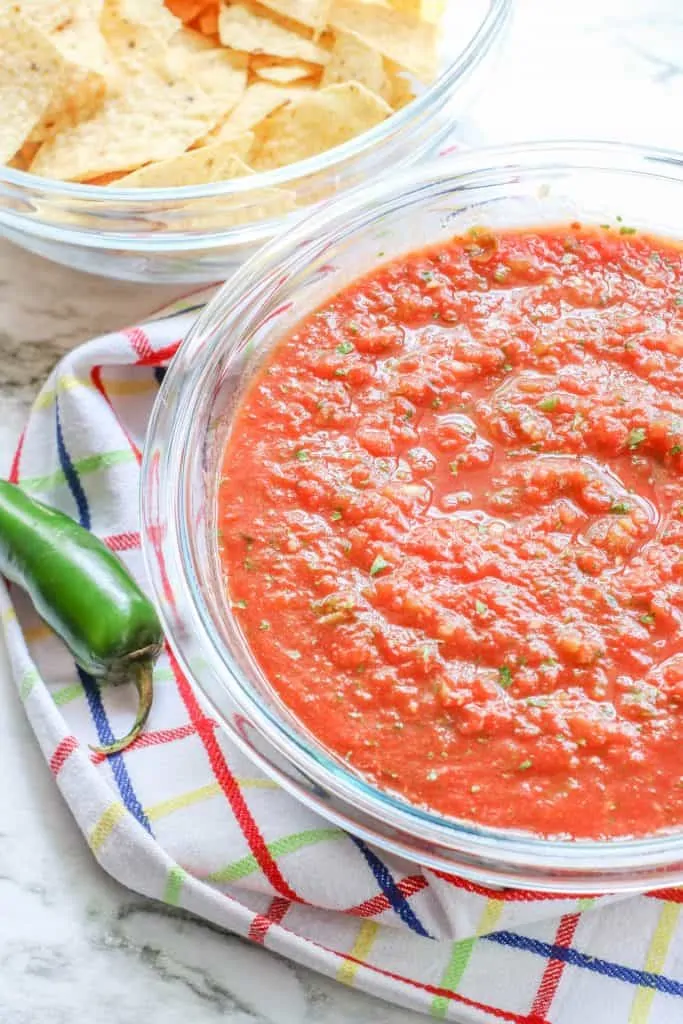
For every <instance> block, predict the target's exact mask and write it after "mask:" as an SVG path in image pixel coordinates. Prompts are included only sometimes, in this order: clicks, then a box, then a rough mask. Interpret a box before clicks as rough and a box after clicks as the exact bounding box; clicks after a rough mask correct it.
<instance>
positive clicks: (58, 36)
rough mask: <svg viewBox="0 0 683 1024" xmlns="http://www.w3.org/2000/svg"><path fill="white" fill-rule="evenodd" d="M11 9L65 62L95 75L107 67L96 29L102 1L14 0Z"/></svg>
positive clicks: (102, 42) (106, 49) (103, 44)
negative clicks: (43, 36)
mask: <svg viewBox="0 0 683 1024" xmlns="http://www.w3.org/2000/svg"><path fill="white" fill-rule="evenodd" d="M13 6H14V8H15V9H17V10H18V11H19V13H20V14H22V15H24V17H26V18H28V19H29V20H30V21H31V22H33V24H34V25H37V26H38V28H40V29H42V30H43V32H45V34H46V35H48V36H49V37H50V41H51V42H52V43H54V45H55V46H56V47H57V49H58V50H59V51H60V53H61V54H63V56H64V57H66V58H67V59H68V60H70V61H73V62H74V63H75V64H80V65H81V66H82V67H83V68H87V69H89V70H90V71H95V72H97V73H99V74H101V73H102V72H103V71H104V70H105V68H106V67H107V66H108V64H109V62H110V59H111V54H110V53H109V47H108V46H107V43H106V41H105V39H104V36H103V35H102V31H101V29H100V19H101V17H102V11H103V7H104V0H16V3H14V5H13Z"/></svg>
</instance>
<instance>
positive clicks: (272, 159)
mask: <svg viewBox="0 0 683 1024" xmlns="http://www.w3.org/2000/svg"><path fill="white" fill-rule="evenodd" d="M391 113H392V110H391V107H390V106H389V104H388V103H385V101H384V100H383V99H382V98H381V96H377V95H375V93H373V92H370V90H369V89H366V88H365V86H364V85H360V84H359V83H358V82H345V83H344V84H342V85H330V86H328V87H327V88H325V89H320V90H317V91H311V92H310V93H308V94H307V95H306V96H302V97H301V98H299V99H298V100H297V101H296V102H293V103H289V104H287V105H286V106H284V107H282V108H281V109H280V110H276V111H275V112H274V113H273V114H271V115H270V117H268V119H267V120H266V121H264V122H263V124H262V125H260V126H258V127H257V128H256V139H257V141H256V143H255V144H254V150H253V155H252V165H253V166H254V167H255V168H256V169H257V170H259V171H267V170H271V169H272V168H274V167H283V166H284V165H286V164H293V163H296V162H297V161H298V160H305V159H306V158H307V157H311V156H316V155H317V154H318V153H323V152H324V151H325V150H328V149H332V148H333V147H334V146H339V145H341V143H342V142H346V141H348V139H352V138H353V137H354V136H356V135H360V133H361V132H364V131H367V130H368V129H369V128H373V127H374V126H375V125H376V124H379V123H380V121H383V120H384V119H385V118H387V117H389V116H390V114H391Z"/></svg>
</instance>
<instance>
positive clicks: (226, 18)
mask: <svg viewBox="0 0 683 1024" xmlns="http://www.w3.org/2000/svg"><path fill="white" fill-rule="evenodd" d="M218 28H219V33H220V39H221V42H222V43H223V45H224V46H230V47H232V48H233V49H235V50H244V51H245V52H246V53H269V54H271V55H272V56H273V57H289V58H291V59H292V60H306V61H309V62H310V63H311V64H326V63H327V61H328V60H329V54H328V52H327V50H323V49H322V48H321V47H320V46H316V44H315V43H312V42H311V41H310V39H305V38H304V37H303V36H300V35H297V33H296V32H292V31H291V30H290V29H288V28H283V27H282V26H281V25H277V24H276V23H275V22H273V21H269V20H268V18H264V17H262V16H261V15H260V14H254V13H253V11H251V10H249V8H248V7H244V6H243V5H242V4H233V5H231V6H230V7H222V8H221V11H220V14H219V17H218Z"/></svg>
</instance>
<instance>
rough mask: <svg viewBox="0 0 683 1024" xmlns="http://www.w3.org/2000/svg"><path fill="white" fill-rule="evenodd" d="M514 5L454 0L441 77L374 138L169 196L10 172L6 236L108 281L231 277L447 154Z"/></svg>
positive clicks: (2, 226)
mask: <svg viewBox="0 0 683 1024" xmlns="http://www.w3.org/2000/svg"><path fill="white" fill-rule="evenodd" d="M511 8H512V0H452V2H451V3H450V4H449V6H448V8H447V16H446V21H445V24H444V33H443V34H444V45H443V68H444V70H443V73H442V74H441V76H440V77H439V78H438V79H437V81H436V82H434V84H433V85H431V86H430V87H429V88H427V89H425V90H424V91H423V92H422V93H421V94H420V95H419V96H418V97H417V99H415V100H414V101H413V102H412V103H410V104H409V105H408V106H407V107H404V108H403V109H402V110H400V111H398V112H397V113H396V114H394V115H393V116H392V117H390V118H388V120H386V121H384V122H382V123H381V124H379V125H377V126H376V127H375V128H373V129H372V130H371V131H368V132H365V133H363V134H362V135H359V136H358V137H357V138H355V139H352V140H350V141H349V142H347V143H344V144H343V145H341V146H337V147H336V148H335V149H333V150H329V151H328V152H326V153H323V154H321V155H320V156H317V157H312V158H311V159H309V160H304V161H301V162H300V163H297V164H293V165H292V166H290V167H283V168H281V169H278V170H275V171H268V172H266V173H263V174H256V175H251V176H249V177H248V178H239V179H234V180H232V181H226V182H221V183H219V184H217V185H201V186H185V187H183V188H163V189H121V188H115V187H108V188H102V187H101V186H94V185H79V184H66V183H64V182H58V181H50V180H48V179H46V178H40V177H37V176H36V175H34V174H27V173H24V172H22V171H17V170H12V169H10V168H7V167H0V235H2V236H4V237H5V238H8V239H10V241H13V242H16V243H17V244H18V245H20V246H22V247H23V248H25V249H29V250H30V251H31V252H35V253H38V254H40V255H42V256H47V257H48V258H49V259H52V260H55V261H56V262H57V263H65V264H66V265H67V266H71V267H75V268H76V269H78V270H85V271H89V272H90V273H96V274H102V275H104V276H107V277H115V278H124V279H127V280H132V281H145V282H150V283H161V282H207V281H222V280H225V278H226V277H228V276H229V275H230V274H231V273H232V272H233V271H234V270H235V269H236V268H237V267H238V266H239V265H240V264H241V263H243V262H244V260H245V259H247V258H248V257H249V256H251V255H252V254H253V253H254V251H255V250H256V249H257V248H258V247H259V246H260V245H261V244H262V243H263V242H265V241H267V240H268V239H269V238H272V237H273V235H275V234H277V233H279V232H280V231H285V230H289V229H290V228H291V227H292V226H293V224H294V223H295V222H296V221H297V220H299V219H301V212H302V210H307V209H310V207H311V206H312V205H314V204H316V203H319V202H321V201H324V200H326V199H329V198H330V197H331V196H333V195H335V194H337V193H339V192H342V191H346V190H348V189H351V188H354V187H355V186H357V185H360V184H364V183H365V182H367V181H371V180H373V179H375V178H379V177H381V176H382V174H384V173H386V172H387V171H389V170H391V171H392V172H393V171H394V170H395V169H397V168H399V167H401V166H404V165H408V164H410V163H413V162H416V161H419V160H421V159H424V158H425V157H426V156H428V155H430V154H433V153H435V152H436V150H437V149H438V147H439V146H440V145H441V144H442V143H443V142H444V140H445V138H446V136H447V135H448V133H449V132H450V131H452V129H453V126H454V123H455V121H456V120H457V118H458V117H460V116H461V115H462V113H463V111H464V110H465V109H466V108H467V106H468V104H469V103H471V101H472V98H473V95H474V93H475V92H476V90H477V89H478V88H479V87H481V86H482V85H483V84H485V79H486V77H487V76H490V75H491V73H492V72H491V63H492V61H491V60H490V59H489V58H490V57H491V56H492V52H493V51H497V49H498V47H497V45H496V44H498V43H499V42H500V41H501V40H502V38H503V35H504V29H505V27H506V25H507V23H508V18H509V14H510V11H511ZM273 188H278V189H284V190H286V191H287V192H288V193H289V196H290V201H291V210H290V212H288V213H286V214H280V215H279V216H268V215H267V211H268V209H269V203H270V209H271V210H272V209H273V199H272V192H271V191H270V190H272V189H273Z"/></svg>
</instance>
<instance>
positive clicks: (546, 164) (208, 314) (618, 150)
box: [140, 140, 683, 890]
mask: <svg viewBox="0 0 683 1024" xmlns="http://www.w3.org/2000/svg"><path fill="white" fill-rule="evenodd" d="M553 169H554V170H561V169H567V170H576V171H581V170H585V171H591V170H594V171H605V172H608V173H609V172H613V173H616V174H624V173H631V174H639V175H641V176H645V177H654V178H657V177H662V176H664V177H667V178H668V180H671V181H674V182H680V183H681V184H683V154H681V153H678V152H676V151H673V150H667V149H661V148H652V147H644V146H637V145H632V144H625V143H619V142H611V141H596V140H567V141H565V140H560V141H553V142H547V141H545V142H529V143H515V144H511V145H504V146H492V147H485V148H481V149H477V150H467V151H463V152H461V153H459V154H457V155H454V156H449V157H447V158H441V159H439V160H437V161H434V162H431V163H428V164H425V165H423V166H421V167H412V168H410V169H409V170H407V171H404V172H403V173H402V174H401V175H399V176H396V177H394V178H392V179H391V181H389V182H379V183H378V182H374V183H371V184H369V185H365V186H363V187H361V188H358V189H355V190H352V191H350V192H347V193H343V194H340V195H339V196H337V197H336V198H335V199H334V200H332V201H331V202H329V203H327V204H325V205H324V206H323V208H322V209H318V210H314V211H313V212H311V213H309V214H308V216H306V217H305V218H304V219H302V220H301V221H300V222H299V223H298V224H297V225H296V226H295V228H294V229H293V230H292V231H291V232H288V233H287V234H286V235H280V236H278V237H276V238H275V239H273V240H272V241H270V242H269V243H268V244H266V245H265V246H263V247H262V248H261V249H260V250H259V251H258V252H257V253H256V254H255V255H254V256H253V257H252V258H251V259H249V260H248V261H247V262H246V263H245V264H244V265H243V266H242V267H241V268H240V269H239V270H238V271H237V272H236V273H235V275H234V276H233V277H231V278H230V279H229V281H228V282H227V283H226V284H224V285H223V287H222V288H221V289H220V291H219V292H218V293H217V294H216V295H215V296H214V297H213V299H212V300H211V301H210V303H209V304H208V305H207V306H206V307H205V309H204V310H203V311H202V313H201V314H200V316H199V317H198V319H197V321H196V322H195V324H194V325H193V327H192V328H191V330H190V332H189V334H188V336H187V338H186V340H185V341H184V342H183V347H182V349H181V351H182V350H184V349H185V347H186V346H187V347H188V349H189V348H190V347H191V346H192V345H193V344H197V343H198V342H201V340H202V338H203V337H204V336H207V335H209V334H210V335H211V340H210V342H209V343H208V344H207V346H206V347H205V350H203V351H202V352H201V353H200V356H199V359H197V360H195V362H194V365H193V368H192V371H191V372H190V373H189V374H186V375H184V376H183V379H182V382H181V383H180V385H179V390H180V392H181V393H182V395H183V398H184V399H186V401H183V402H182V403H178V408H176V410H175V412H174V413H173V415H172V430H173V431H177V428H178V424H179V417H180V415H182V420H183V424H185V425H186V426H187V424H189V423H190V422H191V420H192V418H193V416H194V414H195V413H196V410H197V407H198V406H200V405H201V400H202V399H205V398H206V395H205V394H203V393H202V392H201V390H200V389H194V393H193V385H194V382H195V380H196V379H197V378H198V377H199V376H200V374H201V372H202V370H205V369H206V367H207V365H208V364H209V363H210V361H211V358H212V357H213V356H215V355H216V353H217V352H218V351H219V350H220V349H221V346H222V345H224V343H225V339H226V335H227V333H228V326H229V322H230V318H231V317H232V318H233V320H234V321H236V322H238V321H239V316H240V310H241V309H243V308H244V307H245V305H251V304H252V303H254V302H258V301H259V298H263V296H264V295H266V294H267V292H268V286H269V285H270V284H273V283H275V281H276V279H277V278H278V277H280V276H281V275H282V272H283V266H289V268H290V269H292V267H291V266H290V265H292V264H293V265H295V266H296V267H299V266H301V265H305V263H306V261H307V260H308V259H310V257H311V255H312V254H313V253H314V252H319V251H321V250H324V249H325V247H326V245H327V242H328V239H329V238H330V236H332V235H334V232H335V230H336V229H338V227H339V225H340V224H341V223H342V222H345V223H347V224H348V223H349V222H350V221H351V220H352V218H353V217H354V215H356V216H361V215H363V214H365V215H367V212H368V210H370V209H375V210H376V209H377V206H378V204H380V205H381V204H382V203H383V202H384V203H386V204H387V207H392V208H393V207H395V206H396V205H397V204H398V203H400V202H401V199H405V197H406V195H407V194H409V195H415V194H417V193H419V192H420V191H424V190H426V189H428V188H429V187H432V188H437V187H443V185H444V183H446V182H452V183H453V185H454V186H455V187H457V182H458V181H465V180H469V181H470V183H472V179H473V178H475V179H476V177H477V176H478V175H480V176H481V175H484V174H486V173H487V172H492V171H497V172H503V171H507V172H509V173H517V174H519V175H520V176H522V175H524V174H525V173H526V174H537V173H540V172H543V171H548V172H550V171H551V170H553ZM666 169H668V170H669V174H668V175H663V174H662V173H658V172H663V171H664V170H666ZM674 171H675V173H674ZM468 176H469V177H468ZM475 184H476V182H475ZM482 184H485V182H482ZM311 238H313V239H314V240H313V241H311ZM178 367H179V363H178V361H177V359H176V360H175V361H174V363H173V364H172V365H171V367H170V368H169V370H168V372H167V374H166V376H165V380H164V383H163V385H162V388H161V390H160V393H159V395H158V396H157V399H156V402H155V405H154V409H153V411H152V415H151V417H150V421H149V425H148V431H147V438H146V444H145V451H144V454H143V464H142V474H141V488H140V517H141V524H142V536H143V555H144V561H145V566H146V569H147V571H148V575H149V578H150V579H151V580H155V572H154V570H153V561H154V558H155V552H154V544H153V542H152V539H151V537H152V533H153V531H154V525H153V518H152V516H151V515H150V513H151V512H152V509H151V508H150V507H149V504H148V495H147V493H146V492H147V487H146V481H148V480H149V479H151V478H152V476H153V474H154V473H158V472H159V467H158V465H153V464H152V462H153V460H152V452H153V451H156V450H157V448H158V447H162V448H163V447H164V445H167V446H168V449H169V450H171V451H173V466H172V470H173V477H172V480H171V483H172V484H174V485H177V486H176V487H175V489H174V490H173V493H172V500H173V503H174V508H173V510H172V512H171V511H169V510H168V509H167V510H166V511H169V516H171V515H173V516H174V522H173V523H172V524H171V527H172V529H170V530H168V531H166V533H167V537H166V539H165V543H166V544H168V543H169V540H168V535H169V534H171V533H172V534H173V547H172V555H173V557H174V560H175V561H176V562H177V563H178V564H180V565H181V566H182V570H183V578H182V580H181V586H182V588H183V596H184V598H186V599H187V600H189V607H190V608H191V613H192V617H193V625H196V626H198V627H199V628H200V630H201V633H200V635H199V642H200V645H201V648H202V654H203V657H205V658H207V659H208V657H209V655H208V653H207V646H206V644H207V642H208V644H209V645H210V648H211V655H212V656H215V657H216V659H217V663H220V667H221V669H222V670H223V671H222V679H223V686H224V687H225V688H226V689H227V690H228V691H229V693H230V696H231V697H232V699H233V700H234V701H235V703H236V704H237V705H238V707H239V710H240V712H242V713H244V714H245V715H246V717H247V719H248V721H249V722H250V723H251V724H253V725H254V726H255V728H256V730H257V732H258V733H259V734H260V735H261V736H263V737H264V738H265V739H266V741H267V742H268V743H270V744H272V745H273V746H274V747H275V749H276V751H277V752H278V753H279V754H280V755H281V756H284V757H285V758H286V760H287V761H288V762H289V763H290V764H292V765H293V766H295V767H296V768H297V769H298V770H299V771H302V772H303V773H304V774H305V775H307V776H308V777H311V778H313V779H314V781H315V782H316V783H317V784H318V785H320V786H322V787H323V788H324V789H325V790H326V791H327V790H329V791H330V792H332V794H333V795H334V796H335V797H338V798H340V799H341V800H342V801H346V802H347V803H348V802H349V801H352V803H353V805H354V806H356V807H357V808H359V809H360V810H361V811H362V812H363V813H366V814H367V815H368V816H369V817H370V818H374V819H375V820H381V821H382V822H384V823H385V824H387V823H388V824H389V826H391V827H393V828H396V829H399V830H401V831H403V832H408V833H412V834H413V835H415V836H418V837H419V838H420V839H425V840H426V841H428V842H437V843H439V842H440V843H442V844H443V845H445V846H446V847H448V846H449V843H450V844H451V848H454V847H453V843H454V842H457V843H458V847H457V848H458V849H459V850H460V851H461V852H463V851H464V852H465V853H466V854H467V855H483V856H485V857H489V858H491V857H494V858H496V859H500V858H502V857H505V858H507V860H506V863H507V864H511V863H515V864H523V865H526V866H529V865H537V866H539V867H541V866H542V867H545V868H547V867H553V866H554V867H560V866H561V867H562V868H570V869H578V870H580V869H581V868H585V869H586V870H589V871H593V872H596V871H599V870H600V869H602V868H604V869H606V870H609V869H614V870H623V871H628V870H629V869H637V868H643V867H646V866H647V865H650V866H655V867H656V866H661V865H662V864H667V863H670V862H671V861H672V860H674V859H678V858H680V857H681V856H683V827H681V828H679V829H677V830H676V831H672V832H665V833H657V834H654V835H648V836H642V837H624V838H619V837H617V838H614V839H564V838H557V839H555V838H552V837H544V836H540V835H534V834H532V833H527V832H523V831H521V830H514V829H501V828H494V827H491V826H485V825H478V824H476V823H472V822H464V821H458V820H456V819H449V818H446V817H444V816H441V815H439V814H438V813H437V812H433V811H430V810H429V809H427V808H423V807H420V806H419V805H416V804H411V803H409V802H408V801H407V800H405V799H403V798H400V797H397V796H394V795H393V794H391V793H390V792H387V791H383V790H381V789H379V788H378V787H375V786H373V785H372V784H371V783H369V782H368V781H366V780H364V779H363V778H361V777H360V776H359V775H357V774H356V773H354V772H351V771H347V770H345V769H344V768H343V766H341V765H340V764H339V763H337V762H335V761H334V760H332V758H331V757H330V756H328V755H327V754H326V753H325V751H324V750H323V749H322V747H319V748H318V749H315V748H312V747H310V746H308V745H307V744H306V743H305V742H304V740H303V739H302V738H301V737H300V736H298V735H296V734H295V733H294V732H293V731H292V730H290V728H289V727H288V725H287V724H286V723H285V722H283V721H282V720H281V719H280V718H279V717H278V716H277V715H276V714H274V713H272V712H271V711H270V710H269V709H268V708H264V707H263V706H262V705H261V704H260V703H259V702H258V700H257V699H255V697H254V695H253V693H252V692H250V690H251V686H250V683H249V681H248V680H246V685H245V682H243V680H242V678H241V675H242V673H241V672H240V670H239V669H235V667H234V663H233V662H232V658H231V655H230V651H229V650H228V649H227V648H226V647H225V646H224V645H223V643H222V641H221V640H220V639H219V638H218V636H217V633H216V631H215V630H214V629H212V628H211V627H212V623H211V618H210V615H209V614H208V611H206V610H205V606H204V610H203V609H202V605H203V601H202V600H201V595H200V589H199V587H198V586H194V585H193V579H192V578H193V576H194V569H193V565H192V560H191V558H190V556H188V553H187V552H188V550H189V549H188V547H187V534H186V533H185V534H182V530H183V529H184V528H186V527H187V525H188V524H187V523H184V522H183V517H182V514H181V512H180V510H181V509H182V508H183V507H184V498H180V497H179V496H180V495H181V494H184V490H185V487H186V485H187V482H188V473H189V462H190V459H191V457H190V458H188V455H187V451H186V446H185V445H183V443H182V433H181V437H180V440H179V439H178V438H177V437H174V444H173V445H171V444H169V443H168V442H169V438H165V439H163V441H162V440H159V443H158V445H157V442H156V438H157V434H158V430H159V420H160V416H161V410H162V409H163V408H164V406H165V405H166V402H165V395H166V392H167V391H168V390H169V389H170V388H171V386H172V385H173V384H175V379H174V378H175V375H176V374H179V373H180V370H179V369H178ZM174 368H175V374H174ZM181 406H182V408H181V409H180V412H179V408H180V407H181ZM164 472H166V473H168V469H167V468H166V469H165V470H164ZM178 528H180V530H181V534H179V533H178ZM181 535H182V537H183V540H182V541H181V540H180V537H181ZM190 546H191V545H190ZM154 586H155V587H156V583H155V584H154ZM157 596H158V597H159V601H158V603H159V604H161V605H162V607H161V608H160V611H161V616H162V621H163V624H164V627H165V628H166V630H167V632H168V634H169V636H172V635H173V625H172V623H171V622H169V621H168V618H167V616H166V614H165V611H164V609H163V601H162V600H161V595H159V594H158V595H157ZM180 656H181V661H184V659H183V657H182V651H181V652H180ZM193 678H194V677H193ZM195 682H196V683H197V685H198V686H199V688H200V689H201V690H202V691H203V692H204V694H205V695H207V696H208V699H209V700H210V701H211V702H212V703H213V704H214V706H216V708H217V711H218V713H219V715H220V714H221V710H220V706H218V705H217V702H215V701H214V700H213V698H212V697H211V696H210V695H209V694H208V693H207V689H206V688H205V685H204V683H203V682H202V681H201V680H199V679H196V678H195ZM258 759H259V761H260V763H261V764H262V766H263V767H265V770H266V771H270V773H271V774H273V775H274V776H275V777H279V778H280V781H281V782H284V780H283V779H282V775H281V773H280V772H279V770H278V769H277V768H275V767H274V766H272V765H270V763H269V761H268V760H267V759H264V757H263V756H260V757H259V758H258ZM284 784H285V785H286V783H284ZM289 788H290V791H291V789H292V786H291V785H290V787H289ZM299 799H303V800H304V802H305V800H306V798H305V797H302V796H299ZM321 813H323V814H325V811H324V810H323V811H322V812H321ZM330 817H334V816H333V815H330ZM377 841H378V842H379V841H381V840H377ZM404 855H405V853H404ZM417 856H419V854H417V851H416V857H417ZM667 884H669V883H667ZM648 887H651V886H649V885H646V886H641V890H644V889H647V888H648ZM545 888H551V886H545ZM558 888H560V889H561V883H560V882H559V880H558Z"/></svg>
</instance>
